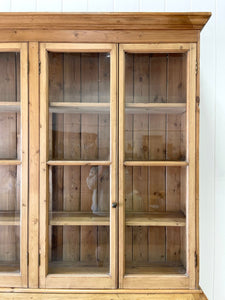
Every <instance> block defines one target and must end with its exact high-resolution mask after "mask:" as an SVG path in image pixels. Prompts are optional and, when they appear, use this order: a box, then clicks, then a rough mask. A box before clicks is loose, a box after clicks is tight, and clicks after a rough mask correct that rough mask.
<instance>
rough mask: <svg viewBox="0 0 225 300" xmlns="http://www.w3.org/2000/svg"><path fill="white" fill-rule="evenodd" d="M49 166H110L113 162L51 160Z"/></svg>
mask: <svg viewBox="0 0 225 300" xmlns="http://www.w3.org/2000/svg"><path fill="white" fill-rule="evenodd" d="M47 165H49V166H110V165H111V162H110V161H107V160H87V161H85V160H49V161H47Z"/></svg>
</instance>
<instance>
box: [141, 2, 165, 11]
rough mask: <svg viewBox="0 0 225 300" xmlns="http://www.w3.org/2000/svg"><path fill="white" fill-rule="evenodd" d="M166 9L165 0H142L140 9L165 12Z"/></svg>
mask: <svg viewBox="0 0 225 300" xmlns="http://www.w3.org/2000/svg"><path fill="white" fill-rule="evenodd" d="M164 10H165V0H157V1H155V0H140V11H143V12H147V11H149V12H163V11H164Z"/></svg>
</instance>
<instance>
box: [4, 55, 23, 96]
mask: <svg viewBox="0 0 225 300" xmlns="http://www.w3.org/2000/svg"><path fill="white" fill-rule="evenodd" d="M0 70H2V72H0V102H17V101H20V54H19V53H16V52H7V53H6V52H1V53H0Z"/></svg>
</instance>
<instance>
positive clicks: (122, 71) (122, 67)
mask: <svg viewBox="0 0 225 300" xmlns="http://www.w3.org/2000/svg"><path fill="white" fill-rule="evenodd" d="M119 83H120V88H119V245H120V247H119V287H120V288H122V287H123V278H124V274H125V208H126V204H125V201H124V200H125V190H124V189H125V182H124V180H125V170H124V159H125V149H126V148H125V141H124V128H125V127H124V126H125V120H124V117H125V108H124V106H125V104H124V102H125V53H124V51H123V49H122V48H121V47H120V46H119ZM131 153H132V151H131Z"/></svg>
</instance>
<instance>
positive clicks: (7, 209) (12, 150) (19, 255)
mask: <svg viewBox="0 0 225 300" xmlns="http://www.w3.org/2000/svg"><path fill="white" fill-rule="evenodd" d="M0 70H1V72H0V200H1V201H0V286H3V287H26V286H27V206H28V205H27V204H28V203H27V190H28V165H27V163H28V156H27V154H28V153H27V149H28V142H27V139H28V125H27V123H28V83H27V44H26V43H7V44H0Z"/></svg>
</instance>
